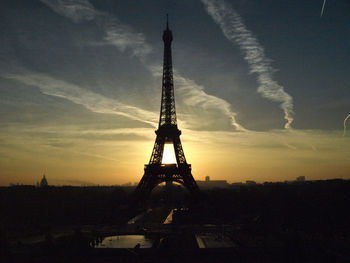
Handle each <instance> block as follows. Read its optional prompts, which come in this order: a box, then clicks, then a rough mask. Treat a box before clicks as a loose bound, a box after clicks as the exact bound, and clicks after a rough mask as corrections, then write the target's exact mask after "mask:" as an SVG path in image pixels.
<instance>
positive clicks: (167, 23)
mask: <svg viewBox="0 0 350 263" xmlns="http://www.w3.org/2000/svg"><path fill="white" fill-rule="evenodd" d="M166 29H167V30H169V16H168V14H166Z"/></svg>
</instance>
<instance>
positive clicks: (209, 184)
mask: <svg viewBox="0 0 350 263" xmlns="http://www.w3.org/2000/svg"><path fill="white" fill-rule="evenodd" d="M196 182H197V185H198V187H199V188H204V189H205V188H226V187H229V184H228V183H227V181H226V180H210V176H206V177H205V181H200V180H196Z"/></svg>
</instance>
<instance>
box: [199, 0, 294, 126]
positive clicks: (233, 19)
mask: <svg viewBox="0 0 350 263" xmlns="http://www.w3.org/2000/svg"><path fill="white" fill-rule="evenodd" d="M202 2H203V4H204V5H205V7H206V10H207V12H208V13H209V15H210V16H211V17H212V18H213V20H214V21H215V22H216V23H217V24H218V25H219V26H220V28H221V30H222V32H223V33H224V35H225V37H226V38H227V39H228V40H230V41H231V42H233V43H236V44H237V45H238V46H239V48H240V49H241V51H242V52H243V53H244V55H245V56H244V59H245V60H246V61H247V62H248V64H249V67H250V72H251V73H255V74H257V81H258V84H259V87H258V89H257V91H258V92H259V93H261V95H262V96H263V97H264V98H267V99H270V100H272V101H276V102H280V103H281V104H280V107H281V108H282V110H283V111H284V118H285V119H286V121H287V123H286V124H285V128H291V124H292V122H293V98H292V97H291V96H290V95H289V94H288V93H287V92H285V90H284V88H283V86H281V85H279V84H278V83H277V82H276V81H275V80H274V79H273V72H274V71H275V69H273V68H272V66H271V62H270V59H268V58H267V57H266V56H265V52H264V48H263V47H262V46H261V45H260V43H259V42H258V40H257V39H256V38H255V37H254V35H253V33H252V32H251V31H249V30H248V29H247V27H246V26H245V24H244V23H243V21H242V18H241V17H240V16H239V14H238V13H237V12H236V11H235V10H234V9H233V8H232V7H231V6H230V5H229V4H228V3H226V2H225V1H223V0H202Z"/></svg>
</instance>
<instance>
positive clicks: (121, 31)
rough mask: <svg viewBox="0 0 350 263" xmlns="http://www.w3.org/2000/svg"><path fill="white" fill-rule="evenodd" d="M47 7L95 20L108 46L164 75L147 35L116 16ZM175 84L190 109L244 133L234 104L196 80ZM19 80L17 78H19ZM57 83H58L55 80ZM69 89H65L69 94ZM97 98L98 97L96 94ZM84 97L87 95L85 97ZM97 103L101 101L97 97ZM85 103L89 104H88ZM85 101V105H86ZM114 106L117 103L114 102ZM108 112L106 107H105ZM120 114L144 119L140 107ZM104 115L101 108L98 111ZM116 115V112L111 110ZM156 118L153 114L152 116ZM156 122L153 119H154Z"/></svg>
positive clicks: (75, 1)
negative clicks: (150, 59) (153, 61)
mask: <svg viewBox="0 0 350 263" xmlns="http://www.w3.org/2000/svg"><path fill="white" fill-rule="evenodd" d="M41 1H42V2H43V3H45V4H46V5H47V6H49V7H50V8H51V9H52V10H53V11H55V12H56V13H58V14H60V15H62V16H64V17H67V18H69V19H71V20H72V21H73V22H75V23H81V22H84V21H95V22H96V24H97V25H99V26H101V28H102V30H103V31H104V33H105V38H104V40H105V41H107V42H108V43H110V44H112V45H114V46H116V47H117V48H118V50H119V51H121V52H125V51H127V50H129V52H131V53H132V55H133V56H136V57H138V58H139V59H140V60H141V61H142V62H143V63H144V66H145V67H146V68H148V69H149V70H150V71H151V72H152V74H153V76H154V77H159V75H161V74H162V70H161V68H160V67H159V66H154V65H150V64H147V63H145V60H144V58H145V56H147V55H148V54H149V53H150V52H151V50H152V47H151V46H150V45H149V44H148V43H147V41H146V39H145V36H144V35H143V34H142V33H139V32H136V31H135V30H134V29H133V28H132V27H130V26H128V25H125V24H122V23H121V22H120V21H119V20H118V19H117V18H116V17H114V16H112V15H110V14H108V13H105V12H101V11H98V10H96V9H95V8H94V7H93V5H92V4H91V3H90V2H89V1H88V0H41ZM174 77H175V81H176V85H178V86H179V89H177V90H178V92H179V93H181V94H182V95H183V96H182V97H183V98H185V101H184V103H185V104H187V105H191V106H196V107H198V108H202V109H205V110H215V111H216V112H220V114H223V116H226V117H227V118H229V119H230V122H231V124H232V125H233V126H234V127H235V128H236V129H237V130H240V131H243V130H245V129H244V128H243V127H242V126H241V125H240V124H238V123H237V121H236V118H235V116H236V113H234V112H233V111H232V110H231V105H230V104H229V103H228V102H227V101H225V100H223V99H221V98H218V97H215V96H213V95H209V94H207V93H206V92H205V91H204V87H202V86H198V85H196V84H195V82H194V81H193V80H190V79H186V78H184V77H183V76H181V75H180V74H175V76H174ZM17 78H18V76H17ZM56 82H57V80H56ZM51 88H52V89H51V92H50V95H55V96H62V97H63V95H62V94H61V92H62V91H61V90H59V91H54V87H52V85H51ZM66 91H67V90H65V92H66ZM65 94H66V95H64V96H65V97H69V98H70V100H72V101H74V102H76V103H79V104H81V103H80V102H81V101H80V99H79V97H78V96H76V97H74V100H73V99H72V96H70V95H69V96H67V93H65ZM84 94H85V95H86V98H87V100H89V101H90V102H91V101H92V100H93V98H92V96H91V93H89V92H86V91H84ZM96 95H97V96H100V95H98V94H96ZM94 96H95V95H94ZM84 97H85V96H84ZM95 99H96V100H98V98H95ZM105 99H106V98H104V100H103V101H104V106H106V105H110V106H112V105H111V104H112V103H109V102H106V100H105ZM87 100H86V101H87ZM86 101H85V102H86ZM113 103H115V102H113ZM91 105H92V104H91V103H87V104H86V107H87V108H89V109H92V108H93V111H96V110H97V109H96V104H94V103H93V105H94V106H93V107H92V106H91ZM102 108H103V109H104V110H103V111H106V113H107V112H110V111H108V110H107V108H106V107H102ZM117 108H118V110H117V112H118V114H120V115H124V116H132V117H133V118H136V117H135V116H136V113H141V114H140V115H139V118H138V120H139V119H140V118H142V117H143V116H144V114H143V113H144V112H143V111H142V110H140V109H139V108H136V107H133V106H128V105H125V104H121V103H119V104H118V107H117ZM98 110H99V112H101V110H100V108H99V109H98ZM112 111H113V112H114V113H115V109H113V110H112ZM129 111H131V112H134V113H135V115H134V114H127V112H129ZM153 115H154V114H153ZM152 120H153V118H152Z"/></svg>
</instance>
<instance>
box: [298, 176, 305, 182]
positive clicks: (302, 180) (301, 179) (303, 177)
mask: <svg viewBox="0 0 350 263" xmlns="http://www.w3.org/2000/svg"><path fill="white" fill-rule="evenodd" d="M296 181H297V182H305V176H298V177H297V178H296Z"/></svg>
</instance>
